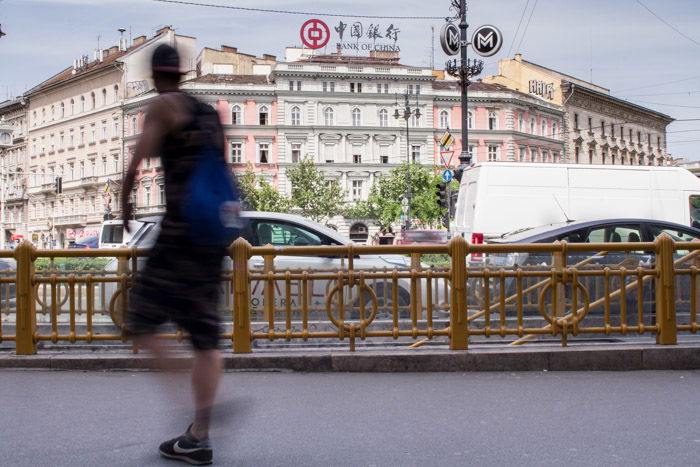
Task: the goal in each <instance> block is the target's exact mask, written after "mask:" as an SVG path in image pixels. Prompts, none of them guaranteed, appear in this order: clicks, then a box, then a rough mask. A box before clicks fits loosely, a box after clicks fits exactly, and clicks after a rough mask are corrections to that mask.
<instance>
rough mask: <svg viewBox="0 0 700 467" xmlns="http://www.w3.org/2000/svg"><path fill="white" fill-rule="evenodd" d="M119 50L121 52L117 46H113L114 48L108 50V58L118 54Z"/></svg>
mask: <svg viewBox="0 0 700 467" xmlns="http://www.w3.org/2000/svg"><path fill="white" fill-rule="evenodd" d="M118 50H119V47H117V46H116V45H113V46H112V47H110V48H109V49H108V50H107V56H109V55H113V54H115V53H117V51H118Z"/></svg>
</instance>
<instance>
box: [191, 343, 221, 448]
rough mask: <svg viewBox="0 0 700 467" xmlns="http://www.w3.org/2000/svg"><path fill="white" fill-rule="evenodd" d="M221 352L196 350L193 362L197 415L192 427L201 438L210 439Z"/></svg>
mask: <svg viewBox="0 0 700 467" xmlns="http://www.w3.org/2000/svg"><path fill="white" fill-rule="evenodd" d="M221 362H222V359H221V354H220V353H219V351H218V350H216V349H213V350H195V352H194V362H193V364H192V393H193V395H194V406H195V417H194V424H193V425H192V428H191V429H190V432H191V433H192V435H194V437H195V438H197V439H199V440H205V439H209V423H210V421H211V410H212V406H213V405H214V399H215V398H216V391H217V389H218V387H219V378H220V376H221Z"/></svg>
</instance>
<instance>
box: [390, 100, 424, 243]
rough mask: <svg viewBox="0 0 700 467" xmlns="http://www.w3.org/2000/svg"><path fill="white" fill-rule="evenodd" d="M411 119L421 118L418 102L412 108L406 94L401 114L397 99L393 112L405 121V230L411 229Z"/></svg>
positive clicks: (397, 117) (396, 116)
mask: <svg viewBox="0 0 700 467" xmlns="http://www.w3.org/2000/svg"><path fill="white" fill-rule="evenodd" d="M411 117H415V118H416V120H418V119H419V118H420V117H421V113H420V108H419V107H418V100H417V99H416V104H415V106H414V108H411V105H410V104H409V102H408V92H406V93H405V94H404V110H403V113H401V112H400V111H399V107H398V97H397V101H396V109H395V110H394V118H395V119H397V120H398V119H399V118H403V119H404V120H405V121H406V163H407V165H406V198H405V199H406V211H405V215H406V224H405V230H410V229H411V199H412V198H413V195H412V194H411V142H410V138H409V130H408V128H409V126H408V121H409V120H410V119H411Z"/></svg>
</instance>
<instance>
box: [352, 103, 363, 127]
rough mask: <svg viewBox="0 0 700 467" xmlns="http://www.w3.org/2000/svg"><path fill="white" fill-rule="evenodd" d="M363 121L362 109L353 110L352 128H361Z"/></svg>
mask: <svg viewBox="0 0 700 467" xmlns="http://www.w3.org/2000/svg"><path fill="white" fill-rule="evenodd" d="M361 120H362V112H360V109H358V108H357V107H355V108H354V109H352V126H360V125H361Z"/></svg>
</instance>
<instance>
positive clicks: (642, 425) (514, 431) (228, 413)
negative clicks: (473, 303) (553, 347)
mask: <svg viewBox="0 0 700 467" xmlns="http://www.w3.org/2000/svg"><path fill="white" fill-rule="evenodd" d="M167 387H169V388H170V389H169V390H164V388H167ZM187 390H188V385H187V381H186V375H184V374H179V375H170V376H163V375H162V374H157V373H150V372H109V373H97V372H91V373H84V372H58V371H26V370H25V371H19V370H15V371H9V370H8V371H0V419H1V420H2V423H1V424H0V426H1V427H2V428H0V459H1V460H0V464H2V465H7V466H13V467H20V466H31V467H35V466H57V467H58V466H97V465H105V466H145V465H155V466H158V465H163V466H167V465H185V464H181V463H179V462H176V461H168V460H165V459H161V458H160V457H159V456H158V454H157V446H158V444H159V443H160V442H161V441H163V440H164V439H166V438H169V437H171V436H172V435H176V434H179V433H180V432H182V431H183V430H184V429H185V428H186V426H187V423H188V415H187V411H186V410H184V408H183V407H184V404H183V403H182V401H183V400H187V397H188V394H187ZM698 396H700V371H657V372H652V371H646V372H615V373H606V372H586V373H580V372H554V373H552V372H550V373H547V372H537V373H524V372H523V373H464V374H460V373H430V374H428V373H404V374H376V373H375V374H362V373H360V374H358V373H353V374H349V373H316V374H300V373H279V372H264V373H263V372H237V373H227V374H225V375H224V377H223V379H222V387H221V397H220V399H222V400H223V401H224V402H223V403H222V406H221V408H220V411H219V417H217V420H216V424H215V425H216V432H215V436H214V439H213V441H214V458H215V463H216V464H217V465H235V466H305V467H306V466H368V467H369V466H421V467H423V466H507V465H518V466H608V465H609V466H635V467H637V466H660V465H663V466H690V465H700V454H698V450H699V449H700V403H699V402H698V399H699V397H698ZM177 401H180V402H177Z"/></svg>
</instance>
